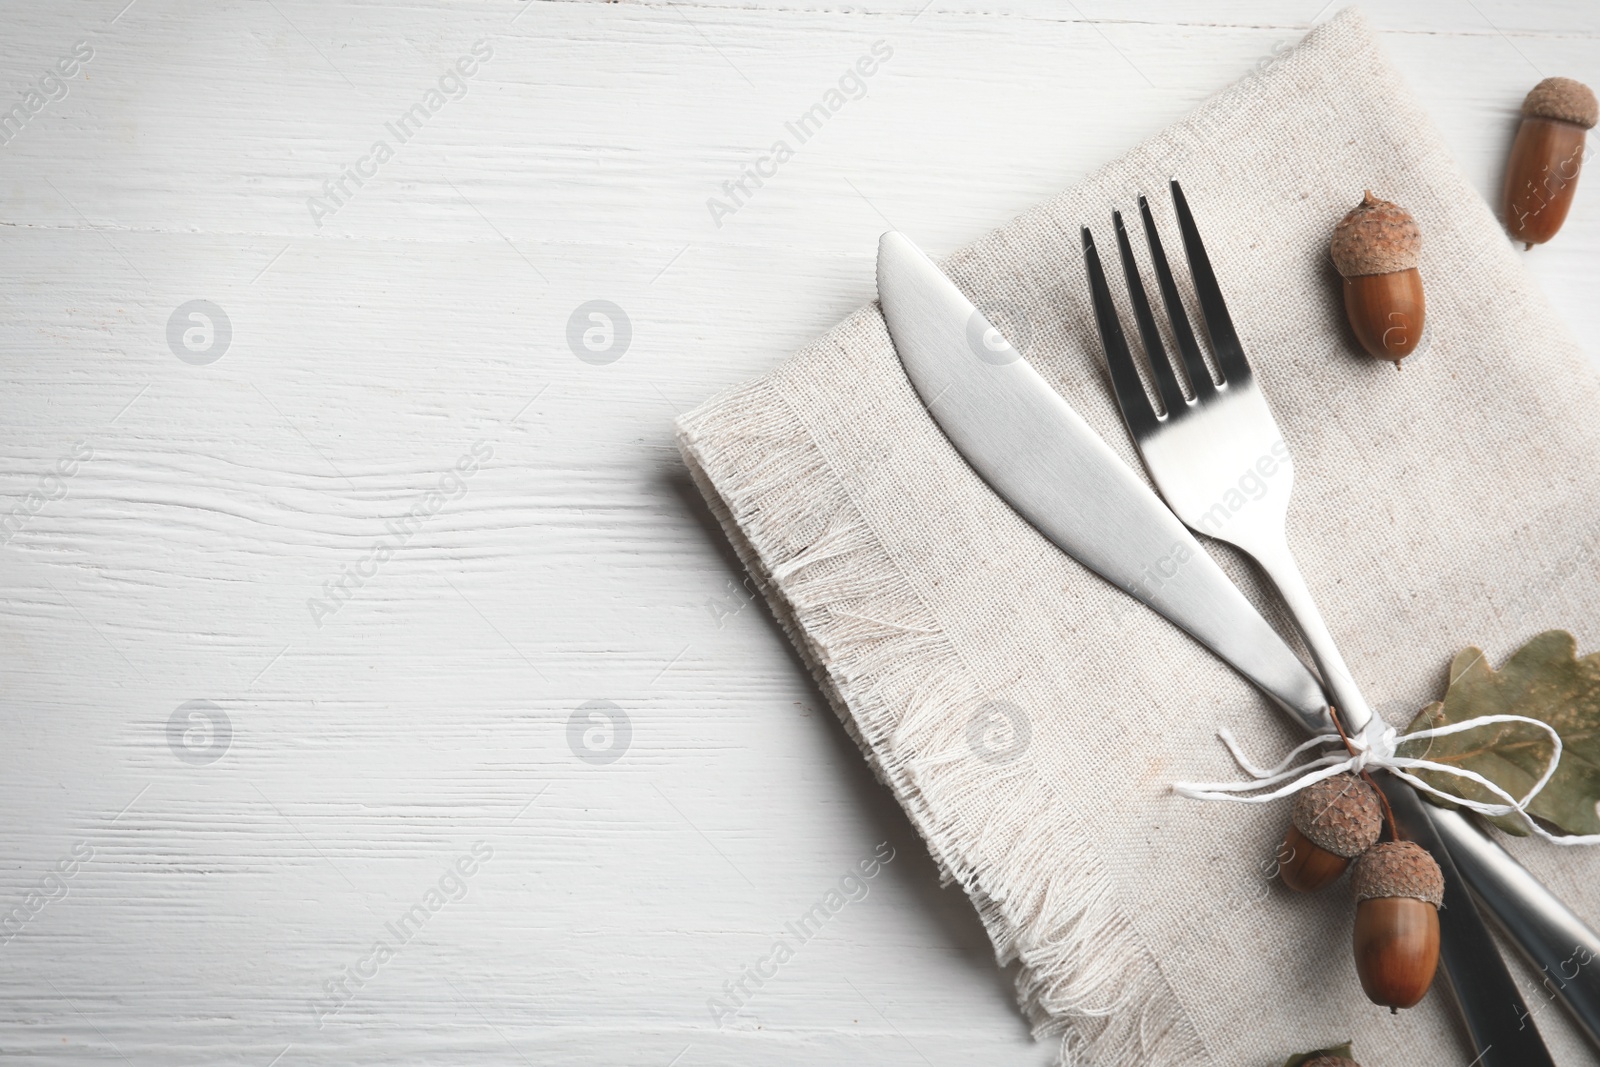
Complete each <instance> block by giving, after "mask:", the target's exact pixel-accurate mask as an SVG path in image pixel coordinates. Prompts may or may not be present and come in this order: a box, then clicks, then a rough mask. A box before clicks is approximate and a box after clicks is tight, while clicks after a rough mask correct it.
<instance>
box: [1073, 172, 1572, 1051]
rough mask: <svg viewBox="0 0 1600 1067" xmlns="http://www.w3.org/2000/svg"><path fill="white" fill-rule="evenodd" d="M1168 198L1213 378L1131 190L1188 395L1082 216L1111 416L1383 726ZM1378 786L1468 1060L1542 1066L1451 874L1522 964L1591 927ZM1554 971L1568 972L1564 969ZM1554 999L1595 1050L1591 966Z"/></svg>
mask: <svg viewBox="0 0 1600 1067" xmlns="http://www.w3.org/2000/svg"><path fill="white" fill-rule="evenodd" d="M1172 201H1173V208H1174V211H1175V213H1176V214H1177V217H1178V227H1179V230H1180V231H1181V233H1182V235H1183V246H1184V252H1185V254H1186V256H1187V258H1188V261H1189V270H1190V273H1191V275H1192V276H1193V279H1194V287H1195V292H1196V294H1197V295H1198V296H1199V299H1200V309H1201V312H1202V314H1203V315H1204V316H1205V325H1206V332H1207V333H1208V334H1209V335H1210V338H1211V349H1212V352H1213V353H1214V354H1215V356H1216V361H1217V365H1218V369H1219V370H1220V372H1221V377H1222V380H1221V381H1214V380H1213V379H1212V377H1211V372H1210V370H1209V369H1208V368H1207V366H1206V364H1205V361H1204V359H1203V357H1202V356H1201V354H1200V346H1199V344H1198V343H1197V342H1196V340H1195V334H1194V330H1193V329H1192V328H1191V327H1190V325H1189V317H1188V314H1187V313H1186V312H1185V311H1184V307H1183V301H1182V299H1181V298H1180V297H1179V295H1178V287H1177V284H1176V283H1175V282H1174V281H1173V277H1172V269H1171V267H1170V266H1168V264H1167V257H1166V253H1165V251H1164V250H1163V249H1162V246H1161V237H1160V235H1159V234H1158V233H1157V232H1156V225H1155V220H1154V219H1153V218H1152V217H1151V214H1150V205H1149V203H1148V201H1146V199H1145V198H1144V197H1142V196H1141V197H1140V198H1139V212H1140V215H1141V216H1142V217H1143V221H1144V231H1145V237H1146V238H1147V239H1148V241H1149V246H1150V260H1151V265H1152V266H1153V267H1154V269H1155V274H1156V279H1157V283H1158V285H1159V287H1160V289H1161V296H1162V301H1163V303H1165V305H1166V308H1167V315H1168V322H1169V324H1170V326H1171V329H1172V336H1173V339H1174V341H1175V342H1176V343H1177V346H1178V353H1179V356H1180V358H1181V361H1182V365H1183V370H1184V372H1185V377H1186V378H1187V379H1188V381H1189V383H1190V394H1189V395H1185V393H1184V391H1183V389H1182V388H1181V386H1180V385H1179V382H1178V377H1177V374H1176V371H1175V368H1174V366H1173V363H1172V361H1171V360H1170V359H1169V358H1168V356H1167V351H1166V347H1165V345H1164V344H1163V343H1162V340H1161V335H1160V333H1159V331H1158V330H1157V328H1156V321H1155V316H1154V314H1153V313H1152V312H1151V309H1150V301H1149V300H1148V299H1147V298H1146V296H1145V291H1144V285H1143V283H1142V282H1141V281H1140V279H1139V267H1138V263H1137V261H1136V260H1135V259H1134V257H1133V248H1132V246H1131V244H1130V243H1129V241H1128V232H1127V229H1126V228H1125V227H1124V226H1123V223H1122V215H1121V213H1120V212H1117V213H1115V214H1114V216H1113V219H1114V222H1115V225H1116V233H1117V246H1118V251H1119V252H1120V253H1121V258H1122V267H1123V274H1124V275H1125V277H1126V278H1127V283H1128V296H1129V299H1130V302H1131V303H1132V305H1133V312H1134V318H1135V319H1136V320H1137V322H1138V326H1139V333H1140V336H1141V337H1142V338H1143V340H1144V348H1145V352H1146V353H1147V354H1148V355H1149V357H1150V370H1151V377H1152V378H1153V379H1154V381H1155V384H1156V391H1157V394H1158V395H1159V398H1160V401H1161V408H1160V410H1157V408H1156V407H1155V406H1154V405H1153V404H1152V403H1151V400H1150V397H1149V395H1148V394H1147V393H1146V392H1145V388H1144V384H1143V382H1142V381H1141V379H1140V376H1139V371H1138V368H1137V367H1136V366H1135V364H1134V358H1133V354H1132V353H1131V352H1130V351H1129V350H1128V342H1127V338H1126V337H1124V335H1123V332H1122V324H1121V322H1120V320H1119V319H1118V317H1117V310H1116V306H1115V305H1114V304H1113V303H1112V302H1111V290H1110V287H1109V286H1107V284H1106V277H1105V272H1104V271H1103V270H1102V269H1101V266H1100V256H1099V253H1098V252H1096V250H1095V246H1094V237H1093V235H1091V234H1090V232H1089V230H1088V228H1087V227H1085V228H1084V230H1083V256H1084V264H1085V267H1086V268H1087V270H1088V274H1089V285H1090V289H1091V291H1092V293H1093V299H1094V311H1095V319H1096V321H1097V322H1098V324H1099V328H1100V339H1101V342H1102V343H1103V345H1104V348H1105V353H1106V363H1107V365H1108V367H1109V368H1110V371H1111V381H1112V385H1113V387H1114V389H1115V391H1116V394H1117V403H1118V406H1120V407H1121V409H1122V416H1123V419H1124V421H1126V423H1127V424H1128V430H1129V432H1131V433H1132V434H1133V439H1134V442H1135V444H1137V446H1138V448H1139V453H1140V455H1141V456H1142V457H1143V458H1144V463H1145V467H1146V469H1148V470H1149V472H1150V476H1151V478H1153V479H1154V480H1155V483H1156V486H1157V488H1158V489H1160V491H1161V495H1162V497H1163V498H1165V500H1166V502H1167V505H1168V506H1169V507H1171V508H1172V510H1173V512H1174V513H1176V514H1177V516H1178V517H1179V518H1180V519H1182V520H1183V522H1184V523H1185V524H1186V525H1188V526H1189V527H1191V528H1193V529H1195V530H1197V531H1199V532H1200V533H1204V534H1208V535H1210V536H1212V537H1214V538H1217V539H1218V540H1221V541H1227V542H1229V543H1230V544H1233V545H1236V546H1238V547H1239V548H1241V549H1243V550H1244V551H1245V552H1247V553H1249V554H1250V555H1251V556H1252V557H1254V559H1255V560H1256V562H1257V563H1259V564H1260V565H1261V568H1262V569H1263V570H1264V571H1266V572H1267V576H1268V577H1269V578H1271V579H1272V582H1273V584H1274V585H1276V586H1277V588H1278V592H1279V593H1280V595H1281V596H1282V598H1283V601H1284V603H1285V604H1286V605H1287V606H1288V608H1289V610H1290V612H1291V613H1292V614H1293V615H1294V618H1295V622H1296V623H1297V624H1298V626H1299V629H1300V632H1301V633H1302V634H1303V635H1304V637H1305V639H1306V644H1307V645H1308V646H1309V647H1310V649H1311V654H1312V656H1313V657H1314V658H1315V660H1316V663H1317V667H1318V668H1319V669H1320V670H1321V672H1322V677H1323V681H1324V683H1325V684H1326V685H1327V687H1328V689H1329V690H1330V692H1331V695H1332V697H1333V704H1334V705H1335V706H1336V707H1337V708H1338V709H1339V712H1340V717H1341V719H1342V722H1343V725H1344V726H1345V728H1346V730H1347V731H1348V732H1350V733H1351V734H1357V733H1361V732H1365V731H1367V730H1368V729H1372V730H1378V729H1382V728H1383V727H1384V723H1383V720H1381V719H1379V718H1377V717H1376V716H1374V715H1373V714H1372V710H1371V709H1370V708H1369V707H1368V706H1367V703H1366V701H1365V700H1364V699H1363V698H1362V696H1361V692H1360V690H1359V689H1358V688H1357V686H1356V684H1355V682H1354V680H1353V679H1352V678H1351V677H1350V672H1349V670H1348V669H1347V668H1346V667H1345V664H1344V659H1343V658H1342V657H1341V656H1340V655H1339V650H1338V649H1337V648H1336V647H1335V645H1334V642H1333V636H1332V635H1331V634H1330V633H1329V632H1328V627H1327V625H1326V624H1325V623H1324V622H1323V621H1322V616H1321V614H1320V613H1319V612H1318V611H1317V608H1316V604H1315V603H1314V602H1313V600H1312V597H1311V591H1310V589H1308V588H1307V587H1306V582H1305V578H1304V577H1303V576H1302V575H1301V573H1300V568H1299V566H1298V565H1297V564H1296V563H1295V561H1294V556H1293V554H1292V553H1291V552H1290V551H1289V543H1288V534H1287V526H1288V522H1287V520H1288V509H1289V495H1290V492H1291V490H1292V489H1293V486H1294V465H1293V461H1292V459H1291V457H1290V455H1289V449H1288V446H1287V445H1285V444H1284V441H1283V435H1282V434H1281V433H1280V432H1279V430H1278V423H1277V420H1275V419H1274V418H1273V417H1272V412H1271V410H1270V409H1269V408H1268V407H1267V402H1266V398H1265V397H1263V396H1262V395H1261V391H1260V389H1258V388H1257V387H1256V384H1255V378H1254V376H1253V375H1252V374H1251V371H1250V363H1249V361H1248V360H1246V359H1245V355H1244V349H1243V347H1242V346H1241V345H1240V344H1239V335H1238V334H1237V333H1236V332H1235V330H1234V328H1233V319H1232V317H1231V316H1229V314H1228V307H1227V304H1225V303H1224V302H1223V299H1222V290H1221V288H1220V287H1219V286H1218V285H1217V278H1216V275H1215V273H1214V272H1213V271H1212V269H1211V261H1210V259H1209V258H1208V257H1207V255H1206V250H1205V246H1204V245H1203V244H1201V242H1200V231H1199V230H1198V229H1197V228H1196V226H1195V223H1194V216H1193V214H1192V213H1191V212H1190V211H1189V205H1188V202H1187V201H1186V200H1185V199H1184V196H1183V190H1182V188H1180V187H1179V185H1178V183H1177V182H1173V183H1172ZM1381 784H1382V786H1383V789H1384V792H1385V793H1386V794H1387V795H1388V796H1389V798H1390V801H1391V803H1393V805H1394V807H1395V809H1396V812H1397V817H1398V818H1399V819H1400V821H1401V822H1402V823H1403V824H1409V825H1408V829H1409V830H1410V831H1411V832H1413V833H1414V834H1415V833H1419V832H1420V833H1422V834H1425V835H1426V838H1428V839H1431V840H1432V841H1433V842H1437V843H1438V845H1439V846H1440V847H1439V848H1436V849H1434V848H1431V846H1430V850H1432V851H1434V853H1435V858H1436V859H1438V860H1439V863H1440V866H1441V867H1442V868H1444V871H1445V880H1446V893H1447V894H1449V895H1450V896H1451V898H1452V899H1454V900H1455V901H1456V902H1457V903H1456V906H1454V907H1453V908H1451V909H1450V911H1449V913H1448V914H1442V915H1441V919H1440V932H1441V935H1442V939H1441V959H1440V962H1441V964H1442V965H1443V967H1444V970H1445V972H1446V974H1447V975H1448V977H1449V985H1450V987H1451V989H1452V990H1453V992H1454V994H1455V996H1456V998H1457V1000H1458V1002H1459V1004H1460V1006H1461V1008H1462V1011H1463V1014H1464V1016H1465V1021H1466V1025H1467V1029H1468V1032H1469V1034H1470V1035H1471V1038H1472V1041H1473V1045H1474V1047H1475V1048H1476V1049H1479V1050H1481V1053H1480V1055H1479V1058H1478V1059H1477V1060H1475V1061H1474V1063H1479V1064H1482V1065H1484V1067H1530V1065H1533V1064H1551V1063H1553V1061H1552V1060H1551V1058H1550V1054H1549V1052H1548V1051H1547V1050H1546V1048H1545V1047H1544V1044H1543V1042H1542V1041H1541V1040H1540V1038H1539V1036H1538V1032H1537V1030H1536V1029H1535V1028H1533V1027H1528V1026H1527V1025H1526V1022H1527V1020H1528V1018H1529V1017H1530V1013H1529V1012H1528V1009H1527V1007H1526V1005H1525V1003H1524V1002H1523V1001H1522V999H1521V996H1520V994H1519V993H1518V992H1517V989H1516V986H1515V983H1514V982H1513V980H1512V978H1511V975H1510V973H1509V972H1508V971H1507V970H1506V968H1505V965H1504V963H1503V962H1502V961H1501V960H1500V958H1499V953H1498V952H1497V950H1496V948H1495V946H1494V943H1493V942H1492V941H1491V940H1490V938H1489V934H1488V932H1487V930H1486V928H1485V927H1484V925H1483V921H1482V919H1481V918H1480V917H1479V916H1478V914H1477V910H1476V908H1474V907H1473V906H1472V902H1471V899H1470V898H1466V897H1463V896H1461V895H1460V894H1462V893H1464V892H1465V890H1464V889H1463V888H1459V887H1458V886H1459V883H1458V882H1457V879H1459V878H1460V877H1461V874H1465V875H1466V876H1467V880H1468V881H1470V882H1471V883H1472V885H1473V888H1474V889H1476V890H1477V891H1478V893H1479V894H1480V895H1481V896H1482V897H1483V899H1484V901H1485V902H1486V903H1488V904H1489V905H1490V906H1491V907H1492V908H1493V909H1494V911H1495V914H1496V916H1497V917H1498V918H1499V919H1500V922H1501V925H1502V927H1503V928H1504V929H1505V930H1506V932H1507V933H1509V934H1510V935H1511V938H1512V941H1513V942H1514V943H1515V944H1516V945H1517V947H1518V948H1519V949H1521V950H1522V952H1523V953H1524V955H1525V956H1526V957H1527V958H1528V959H1529V960H1530V961H1532V963H1533V965H1534V966H1536V967H1541V968H1544V969H1545V970H1546V971H1548V970H1549V969H1550V966H1551V965H1552V964H1555V966H1557V967H1558V968H1559V967H1560V966H1561V964H1560V963H1557V962H1556V961H1558V960H1560V959H1561V957H1562V956H1563V955H1564V954H1565V953H1566V952H1567V951H1570V949H1569V948H1568V946H1571V945H1574V944H1576V945H1579V946H1584V945H1592V946H1596V951H1597V953H1600V936H1597V935H1596V934H1595V933H1594V932H1593V931H1591V930H1590V929H1588V927H1587V926H1585V925H1584V923H1583V921H1582V920H1581V919H1579V918H1578V917H1577V916H1576V915H1574V914H1573V913H1572V912H1571V911H1570V910H1569V909H1568V908H1567V907H1566V906H1565V905H1564V904H1562V903H1561V901H1560V900H1559V899H1557V898H1556V897H1555V896H1554V895H1553V894H1552V893H1551V892H1550V891H1549V890H1548V889H1547V888H1545V887H1544V886H1543V885H1542V884H1540V883H1539V882H1538V881H1537V880H1536V879H1534V878H1533V876H1532V875H1530V874H1528V872H1527V871H1525V870H1523V869H1522V868H1521V867H1520V866H1519V865H1518V864H1517V863H1516V861H1515V860H1514V859H1513V858H1512V857H1511V856H1510V855H1509V854H1507V853H1506V852H1505V851H1504V850H1502V849H1500V848H1499V847H1498V846H1496V845H1494V844H1493V843H1492V842H1490V841H1488V840H1487V839H1485V838H1483V837H1482V836H1481V835H1480V834H1478V833H1477V832H1475V831H1474V830H1473V829H1472V827H1471V826H1470V824H1469V823H1467V821H1466V820H1465V819H1464V818H1463V817H1462V815H1461V814H1459V813H1457V812H1453V811H1442V810H1439V811H1434V812H1433V813H1432V814H1431V815H1430V814H1428V813H1426V812H1425V811H1424V808H1426V807H1427V806H1426V805H1424V804H1422V803H1421V802H1420V801H1419V800H1418V799H1417V797H1416V795H1415V794H1413V793H1412V792H1411V791H1410V790H1409V789H1408V788H1406V787H1405V786H1403V785H1402V784H1401V783H1400V782H1399V781H1398V780H1394V779H1390V778H1389V776H1388V775H1383V776H1381ZM1440 838H1443V840H1440ZM1446 844H1448V847H1447V848H1446V847H1444V846H1445V845H1446ZM1446 856H1448V859H1447V858H1446ZM1458 867H1459V868H1460V873H1457V868H1458ZM1561 973H1562V974H1563V976H1564V975H1565V971H1564V970H1562V971H1561ZM1556 996H1557V997H1559V998H1560V999H1561V1000H1563V1001H1564V1002H1565V1004H1566V1006H1567V1007H1568V1008H1569V1009H1571V1010H1572V1012H1573V1014H1574V1015H1575V1016H1576V1017H1577V1019H1578V1021H1579V1023H1580V1025H1582V1027H1583V1029H1584V1031H1585V1033H1586V1034H1587V1035H1588V1036H1589V1038H1590V1040H1591V1041H1592V1042H1594V1043H1595V1044H1596V1046H1597V1047H1600V980H1595V978H1594V976H1592V975H1591V976H1585V977H1584V980H1582V981H1573V982H1570V983H1562V985H1561V988H1560V989H1559V990H1557V991H1556ZM1508 1013H1509V1014H1508ZM1513 1021H1514V1022H1515V1025H1514V1026H1513V1025H1512V1023H1513Z"/></svg>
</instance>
